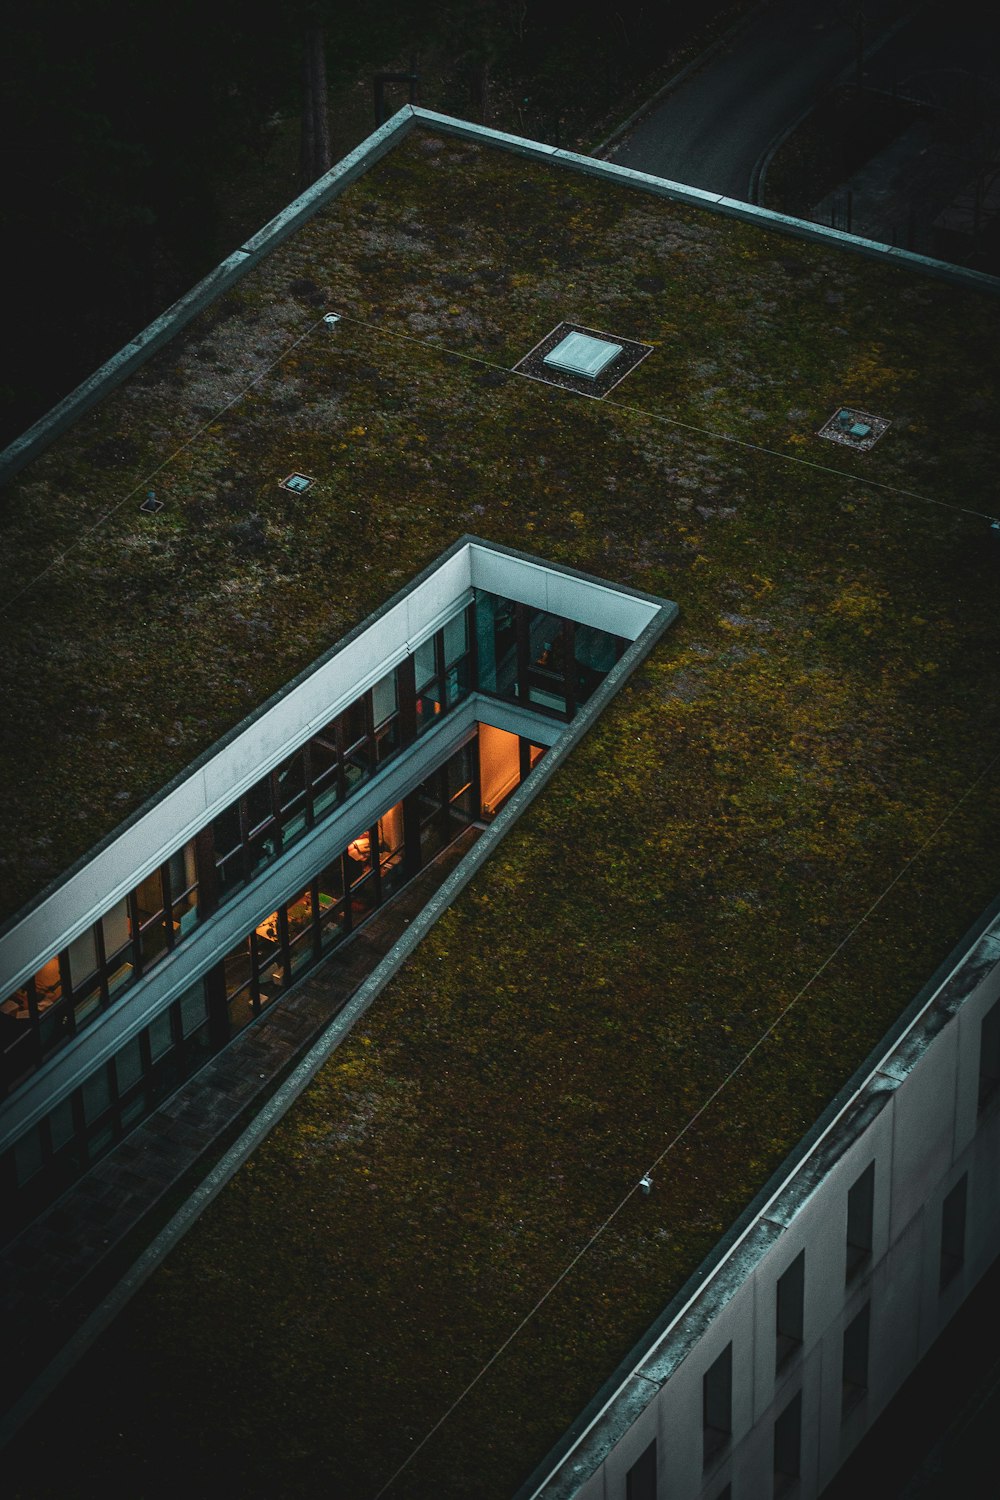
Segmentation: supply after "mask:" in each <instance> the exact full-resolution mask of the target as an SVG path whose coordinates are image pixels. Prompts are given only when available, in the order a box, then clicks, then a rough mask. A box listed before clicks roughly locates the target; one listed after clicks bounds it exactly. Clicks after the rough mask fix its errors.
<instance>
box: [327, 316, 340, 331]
mask: <svg viewBox="0 0 1000 1500" xmlns="http://www.w3.org/2000/svg"><path fill="white" fill-rule="evenodd" d="M323 322H324V323H327V324H329V326H330V327H331V328H332V327H333V325H334V323H339V322H340V313H324V314H323Z"/></svg>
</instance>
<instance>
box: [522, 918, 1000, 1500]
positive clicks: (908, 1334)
mask: <svg viewBox="0 0 1000 1500" xmlns="http://www.w3.org/2000/svg"><path fill="white" fill-rule="evenodd" d="M997 1004H1000V918H997V917H996V916H995V915H994V917H993V920H992V921H991V922H990V923H989V924H988V925H985V927H984V928H981V930H980V931H979V932H978V933H977V934H976V935H975V937H974V938H973V939H972V940H970V941H969V943H968V944H967V946H966V948H965V951H964V953H963V954H962V955H961V956H960V958H959V960H958V961H957V963H954V965H953V966H952V968H951V969H950V972H948V973H946V974H945V975H944V976H943V978H941V979H940V981H939V982H938V983H937V985H936V987H935V988H934V989H933V991H932V993H931V994H930V996H929V997H925V998H924V1000H923V1003H922V1004H921V1005H920V1007H919V1009H918V1011H917V1014H916V1015H915V1016H914V1017H913V1019H912V1020H911V1021H910V1023H909V1025H908V1027H907V1029H906V1030H905V1031H904V1032H903V1034H902V1036H901V1037H899V1038H898V1040H896V1041H895V1042H894V1043H893V1044H892V1045H891V1046H890V1047H889V1048H888V1049H887V1050H886V1052H885V1054H884V1055H883V1056H882V1057H881V1059H880V1060H879V1061H878V1063H877V1065H876V1066H874V1067H873V1068H871V1069H870V1071H869V1072H868V1074H867V1076H866V1077H865V1078H864V1080H863V1081H862V1083H861V1085H860V1087H858V1088H857V1089H855V1091H854V1092H853V1093H852V1094H851V1096H850V1097H849V1098H848V1099H847V1100H846V1102H844V1103H843V1104H842V1107H841V1108H840V1109H839V1111H838V1112H837V1114H836V1117H835V1118H834V1119H833V1120H832V1121H831V1123H830V1124H829V1125H828V1126H827V1128H826V1129H825V1130H824V1131H823V1133H822V1134H821V1135H820V1136H819V1137H818V1139H817V1140H816V1141H815V1142H814V1143H813V1144H812V1146H811V1147H810V1148H809V1150H808V1151H807V1152H805V1153H804V1154H803V1155H801V1156H800V1159H799V1161H798V1162H797V1163H796V1164H795V1165H794V1167H793V1168H792V1169H791V1171H790V1173H789V1175H788V1176H787V1177H786V1179H785V1181H784V1182H783V1183H782V1184H781V1185H780V1186H779V1187H778V1190H777V1191H776V1192H774V1193H772V1195H771V1196H770V1198H769V1200H768V1201H767V1202H766V1203H765V1204H764V1205H763V1207H762V1208H761V1209H760V1211H759V1212H758V1213H757V1214H756V1215H755V1216H754V1217H753V1219H752V1220H751V1221H750V1222H749V1224H747V1225H746V1227H745V1228H744V1231H743V1233H742V1234H741V1236H740V1238H739V1239H738V1241H737V1243H736V1244H735V1245H734V1246H733V1247H732V1248H731V1249H730V1250H729V1252H728V1253H727V1254H726V1255H725V1257H724V1258H723V1259H721V1260H720V1261H719V1262H718V1263H717V1264H716V1265H715V1266H714V1267H709V1268H708V1269H707V1272H706V1274H705V1275H704V1276H703V1279H702V1286H701V1288H700V1289H699V1290H697V1291H696V1292H695V1293H694V1294H693V1295H691V1296H690V1297H689V1299H688V1301H687V1302H686V1304H684V1305H683V1306H681V1307H679V1308H678V1309H677V1312H676V1316H675V1317H674V1318H673V1320H672V1321H671V1322H670V1324H669V1327H668V1328H667V1330H666V1332H664V1333H663V1334H662V1335H661V1336H660V1337H659V1338H658V1339H657V1340H656V1341H655V1342H653V1343H651V1345H650V1347H649V1349H648V1351H647V1352H646V1353H645V1354H643V1355H641V1356H640V1357H639V1359H638V1361H637V1362H636V1363H634V1365H633V1367H632V1369H631V1371H630V1372H629V1373H627V1375H626V1376H625V1378H624V1379H623V1380H622V1382H621V1384H620V1385H619V1388H618V1390H617V1391H616V1392H615V1393H614V1394H613V1395H612V1396H611V1397H610V1399H608V1400H607V1401H606V1403H605V1405H604V1408H603V1410H602V1411H600V1412H599V1413H596V1414H595V1415H594V1417H593V1420H592V1422H591V1425H590V1426H589V1428H588V1429H587V1430H586V1431H585V1432H584V1433H583V1435H582V1437H581V1438H580V1440H579V1441H578V1442H577V1443H576V1444H575V1446H574V1447H573V1448H572V1449H571V1450H570V1451H569V1452H568V1453H566V1455H565V1456H564V1457H563V1458H562V1460H561V1462H559V1463H558V1464H557V1465H556V1466H555V1467H551V1468H550V1472H549V1474H548V1476H544V1475H540V1476H536V1480H537V1478H541V1479H542V1482H541V1483H537V1482H536V1483H535V1484H534V1485H532V1486H529V1487H526V1488H525V1490H524V1491H522V1495H523V1496H525V1497H526V1496H528V1495H537V1496H538V1497H539V1500H557V1497H558V1500H568V1497H570V1496H574V1497H578V1500H626V1495H627V1494H628V1493H629V1471H630V1469H632V1467H633V1465H635V1464H636V1463H637V1461H638V1460H639V1458H640V1456H641V1455H642V1454H643V1453H644V1452H645V1450H646V1449H648V1447H649V1445H650V1444H651V1443H652V1442H653V1441H654V1440H655V1443H656V1459H657V1467H656V1472H657V1487H656V1495H657V1497H658V1500H668V1497H669V1500H719V1497H720V1496H721V1495H723V1494H724V1493H725V1491H726V1486H727V1485H731V1492H730V1493H731V1497H732V1500H741V1497H744V1500H762V1497H767V1496H770V1495H772V1494H775V1493H777V1494H782V1493H786V1491H785V1490H784V1489H783V1488H782V1487H781V1483H780V1481H779V1483H778V1487H777V1489H776V1488H775V1474H774V1451H775V1450H774V1426H775V1422H776V1420H777V1419H778V1417H779V1416H780V1415H781V1413H782V1412H783V1411H785V1409H786V1408H787V1407H788V1405H789V1403H790V1402H791V1401H793V1400H794V1398H795V1397H796V1395H797V1394H798V1393H800V1392H801V1398H802V1406H801V1464H800V1477H799V1479H798V1483H797V1485H795V1484H794V1483H793V1484H791V1485H790V1486H789V1489H788V1491H787V1492H789V1493H794V1494H795V1495H796V1497H799V1500H810V1497H812V1496H817V1495H819V1494H820V1493H821V1492H822V1490H823V1488H824V1486H825V1485H827V1484H828V1483H829V1481H830V1480H831V1478H832V1477H833V1475H834V1474H835V1473H836V1471H837V1469H838V1468H839V1467H840V1465H841V1464H842V1463H843V1462H844V1460H845V1459H846V1458H847V1457H848V1455H849V1454H850V1453H851V1451H852V1450H853V1449H854V1448H855V1447H856V1445H857V1444H858V1442H859V1441H860V1439H861V1438H862V1437H863V1435H864V1434H865V1433H866V1432H867V1430H868V1429H869V1427H870V1426H871V1424H872V1423H873V1422H874V1421H875V1419H876V1418H877V1417H878V1415H879V1413H880V1412H881V1411H882V1410H883V1408H884V1407H885V1406H886V1404H887V1403H888V1401H889V1400H890V1399H891V1397H892V1396H893V1395H894V1394H895V1392H896V1391H897V1390H898V1388H899V1387H900V1385H901V1384H902V1383H903V1381H904V1380H905V1379H906V1377H907V1376H908V1375H909V1374H910V1372H911V1371H912V1369H913V1367H914V1365H915V1364H916V1363H917V1361H918V1360H919V1359H920V1358H921V1356H922V1355H923V1354H925V1353H926V1351H927V1350H928V1349H929V1348H930V1346H931V1344H932V1343H933V1342H934V1340H935V1338H936V1337H937V1335H938V1334H939V1333H940V1332H941V1330H942V1329H943V1328H944V1326H945V1324H946V1323H947V1322H948V1320H949V1319H950V1318H951V1317H952V1315H953V1314H954V1312H955V1311H956V1309H957V1308H958V1307H959V1306H960V1304H961V1303H962V1301H963V1300H964V1298H965V1296H966V1295H967V1294H968V1292H969V1291H970V1290H971V1289H972V1287H973V1286H974V1285H975V1283H976V1282H977V1281H978V1279H979V1277H980V1276H981V1275H982V1274H983V1272H984V1271H985V1270H986V1269H987V1268H988V1267H989V1265H990V1264H991V1262H992V1261H993V1260H994V1258H995V1257H996V1255H997V1254H998V1252H1000V1195H998V1194H997V1192H996V1183H997V1180H998V1174H1000V1089H998V1090H997V1091H996V1092H995V1093H994V1094H993V1095H992V1097H991V1098H990V1099H989V1100H988V1101H987V1102H986V1103H985V1104H984V1105H983V1107H982V1108H981V1109H980V1107H979V1087H980V1048H981V1034H982V1022H983V1018H984V1016H985V1015H986V1014H987V1013H988V1011H989V1010H990V1009H991V1007H992V1006H994V1005H997ZM870 1163H874V1170H875V1177H874V1197H873V1216H872V1248H871V1254H870V1257H869V1258H868V1259H867V1261H866V1262H865V1263H864V1264H862V1265H861V1266H859V1267H858V1269H857V1271H856V1272H855V1274H854V1275H853V1276H852V1277H851V1278H850V1280H849V1281H848V1280H847V1277H846V1265H847V1248H846V1236H847V1205H848V1195H849V1193H850V1190H851V1188H852V1186H853V1185H854V1184H855V1183H856V1182H857V1181H858V1179H859V1178H860V1177H861V1175H862V1173H864V1171H865V1169H866V1168H867V1167H868V1166H869V1164H870ZM963 1177H964V1178H965V1179H966V1214H965V1244H964V1258H963V1261H962V1264H961V1266H960V1267H959V1268H958V1269H957V1270H956V1271H955V1272H954V1274H953V1276H952V1277H951V1279H950V1280H948V1281H947V1284H945V1285H944V1286H943V1287H942V1284H941V1280H942V1277H941V1270H942V1213H943V1208H944V1203H945V1200H946V1198H947V1197H948V1195H949V1194H950V1193H951V1192H952V1191H953V1189H955V1188H956V1186H957V1185H958V1184H960V1182H961V1180H962V1178H963ZM800 1251H804V1252H805V1290H804V1325H803V1338H802V1344H801V1348H800V1349H799V1350H798V1351H797V1352H796V1353H795V1354H794V1355H793V1356H792V1357H791V1358H790V1359H789V1360H788V1362H787V1363H786V1364H785V1365H784V1366H783V1367H782V1368H781V1370H780V1371H779V1372H778V1373H777V1375H776V1371H775V1345H776V1295H777V1290H776V1289H777V1283H778V1279H779V1277H781V1276H782V1274H783V1273H784V1272H785V1271H786V1270H787V1269H788V1267H789V1266H790V1265H791V1264H792V1262H793V1261H794V1260H795V1258H796V1256H797V1255H798V1254H799V1253H800ZM866 1303H867V1304H870V1333H869V1342H868V1350H869V1352H868V1362H867V1389H866V1390H865V1391H864V1392H863V1394H861V1395H859V1396H858V1399H857V1400H856V1404H854V1405H853V1406H851V1407H850V1409H849V1410H847V1411H846V1413H845V1411H844V1402H843V1386H842V1382H843V1374H844V1370H843V1363H844V1334H845V1330H846V1329H847V1328H848V1326H849V1325H850V1324H851V1322H852V1320H853V1319H855V1318H856V1317H857V1316H858V1314H859V1312H861V1311H862V1309H863V1308H864V1307H865V1304H866ZM729 1343H731V1344H732V1371H733V1385H732V1439H731V1442H730V1443H729V1445H728V1446H727V1447H725V1449H724V1450H723V1451H722V1452H721V1453H720V1454H718V1455H717V1456H716V1457H715V1459H714V1460H713V1461H712V1462H711V1463H709V1464H708V1466H707V1467H706V1466H705V1464H704V1462H703V1380H704V1376H705V1374H706V1372H707V1371H708V1370H709V1369H710V1367H711V1366H712V1364H713V1362H714V1361H715V1360H716V1359H718V1357H719V1356H720V1354H722V1353H723V1352H724V1350H725V1348H726V1346H727V1344H729ZM635 1482H636V1481H635V1479H633V1486H634V1485H635ZM642 1500H645V1491H643V1495H642Z"/></svg>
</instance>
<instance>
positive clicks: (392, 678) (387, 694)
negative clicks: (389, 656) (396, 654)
mask: <svg viewBox="0 0 1000 1500" xmlns="http://www.w3.org/2000/svg"><path fill="white" fill-rule="evenodd" d="M398 711H399V694H398V689H397V686H396V671H395V668H393V670H392V671H391V672H389V673H387V674H386V676H385V677H383V678H382V679H381V681H379V682H376V684H375V686H374V687H373V688H372V722H373V724H374V725H375V727H376V729H377V728H378V726H379V725H380V724H384V723H385V721H386V720H387V719H391V718H392V717H393V715H394V714H395V713H397V712H398Z"/></svg>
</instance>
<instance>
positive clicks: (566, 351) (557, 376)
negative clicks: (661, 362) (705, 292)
mask: <svg viewBox="0 0 1000 1500" xmlns="http://www.w3.org/2000/svg"><path fill="white" fill-rule="evenodd" d="M652 351H653V346H652V344H639V343H636V341H635V340H634V339H623V338H622V337H621V336H620V335H618V334H614V335H612V334H609V333H601V332H600V331H599V330H598V329H596V328H583V327H581V325H580V324H578V323H560V324H559V325H558V326H557V327H555V328H553V330H552V332H551V333H547V334H546V335H545V337H544V338H543V339H542V340H541V342H540V343H537V344H536V345H535V347H534V349H532V350H531V352H530V353H529V354H526V355H525V356H524V358H523V359H521V360H518V362H517V364H516V365H515V366H514V370H515V372H516V373H517V374H518V375H528V376H530V378H531V379H532V380H543V381H545V383H546V385H561V386H563V387H564V389H566V390H570V391H578V392H579V393H580V395H581V396H598V397H600V396H606V395H607V394H608V391H610V390H612V389H613V388H614V387H615V386H616V385H617V384H618V382H619V380H623V379H624V378H625V376H626V375H627V374H628V373H629V372H630V371H631V370H634V369H635V367H636V365H638V364H641V363H642V361H643V360H644V359H645V358H646V355H647V354H651V353H652Z"/></svg>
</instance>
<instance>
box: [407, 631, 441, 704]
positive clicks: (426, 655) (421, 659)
mask: <svg viewBox="0 0 1000 1500" xmlns="http://www.w3.org/2000/svg"><path fill="white" fill-rule="evenodd" d="M413 670H414V672H415V674H416V684H417V692H418V693H419V692H420V691H421V689H422V688H423V687H425V686H426V684H427V683H428V682H430V680H431V678H432V677H436V676H437V652H436V651H435V649H434V637H433V636H431V637H430V639H429V640H426V641H421V643H420V645H419V646H418V647H417V649H416V651H414V653H413Z"/></svg>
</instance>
